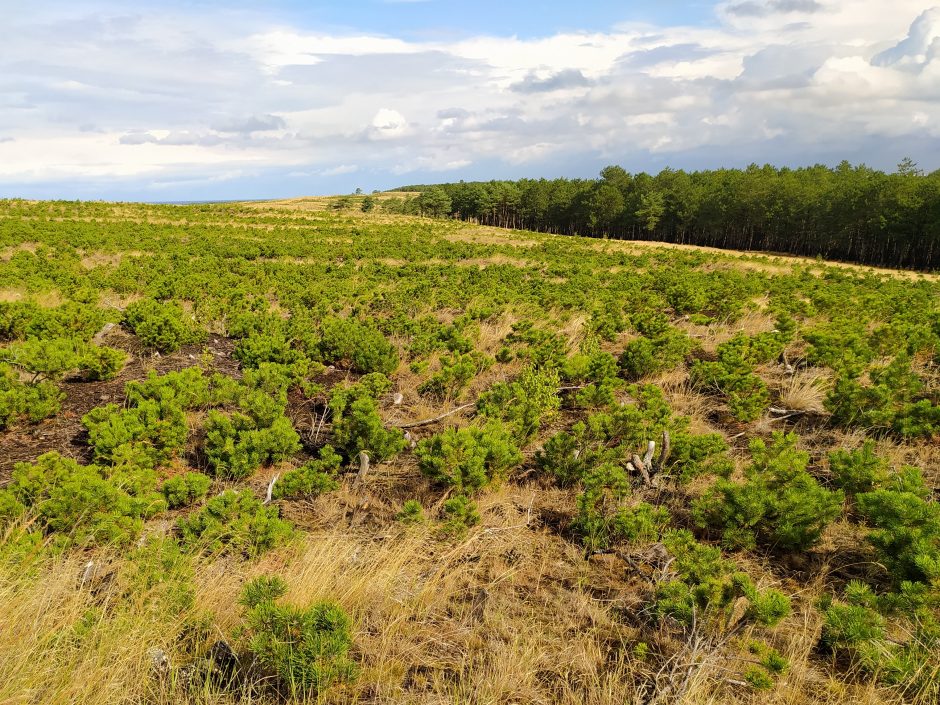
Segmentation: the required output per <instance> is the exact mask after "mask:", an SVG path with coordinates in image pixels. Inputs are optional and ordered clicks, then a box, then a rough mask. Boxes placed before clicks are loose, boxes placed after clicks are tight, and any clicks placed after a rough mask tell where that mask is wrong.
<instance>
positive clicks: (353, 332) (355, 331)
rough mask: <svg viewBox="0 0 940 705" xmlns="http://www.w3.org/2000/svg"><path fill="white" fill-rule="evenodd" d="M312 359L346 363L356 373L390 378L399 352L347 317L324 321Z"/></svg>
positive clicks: (369, 327)
mask: <svg viewBox="0 0 940 705" xmlns="http://www.w3.org/2000/svg"><path fill="white" fill-rule="evenodd" d="M312 352H313V356H314V359H317V360H318V361H320V362H324V363H326V364H345V365H348V366H349V367H350V368H351V369H353V370H356V371H358V372H363V373H369V372H381V373H383V374H386V375H389V374H391V373H392V372H394V371H395V369H396V368H397V367H398V362H399V358H398V350H397V349H396V348H395V346H394V345H392V344H391V343H390V342H389V341H388V340H386V338H385V336H384V335H382V333H381V332H379V331H378V330H377V329H375V328H373V327H371V326H369V325H366V324H364V323H360V322H359V321H356V320H353V319H349V318H330V319H327V320H325V321H324V322H323V324H322V327H321V330H320V340H319V341H318V342H317V345H316V349H315V350H314V351H312Z"/></svg>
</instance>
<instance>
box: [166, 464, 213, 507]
mask: <svg viewBox="0 0 940 705" xmlns="http://www.w3.org/2000/svg"><path fill="white" fill-rule="evenodd" d="M211 486H212V478H210V477H208V476H207V475H203V474H202V473H201V472H186V473H183V474H182V475H174V476H173V477H171V478H168V479H167V480H166V482H164V483H163V486H162V487H161V488H160V491H161V492H163V496H164V497H166V503H167V505H168V506H169V507H170V509H179V508H180V507H188V506H190V505H191V504H195V503H196V502H198V501H199V500H200V499H202V498H203V497H205V496H206V495H207V494H208V493H209V488H210V487H211Z"/></svg>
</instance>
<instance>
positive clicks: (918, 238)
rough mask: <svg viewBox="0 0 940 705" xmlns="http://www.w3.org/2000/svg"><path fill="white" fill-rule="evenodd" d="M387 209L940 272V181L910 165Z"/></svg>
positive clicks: (597, 187)
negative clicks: (881, 169)
mask: <svg viewBox="0 0 940 705" xmlns="http://www.w3.org/2000/svg"><path fill="white" fill-rule="evenodd" d="M396 190H397V191H409V192H419V193H418V195H417V196H415V197H413V198H409V199H405V200H404V201H399V202H397V203H394V202H390V203H388V204H387V207H389V208H394V209H398V210H401V211H403V212H414V213H421V214H423V215H430V216H436V217H446V216H450V217H453V218H458V219H461V220H466V221H472V222H477V223H480V224H483V225H492V226H497V227H503V228H519V229H526V230H535V231H539V232H547V233H556V234H560V235H586V236H594V237H607V238H617V239H629V240H656V241H661V242H670V243H680V244H688V245H704V246H710V247H719V248H725V249H736V250H761V251H768V252H786V253H791V254H796V255H804V256H811V257H815V256H820V257H823V258H826V259H836V260H845V261H850V262H859V263H863V264H873V265H885V266H895V267H906V268H915V269H936V268H940V171H935V172H932V173H930V174H924V173H923V172H922V171H921V170H920V169H918V168H917V165H916V164H915V163H914V162H913V161H911V160H910V159H905V160H904V161H902V162H901V164H899V165H898V169H897V171H895V172H894V173H886V172H884V171H879V170H876V169H872V168H870V167H867V166H864V165H859V166H852V165H851V164H849V163H848V162H842V163H841V164H839V165H838V166H837V167H835V168H830V167H827V166H823V165H816V166H812V167H805V168H798V169H790V168H776V167H773V166H770V165H765V166H757V165H751V166H749V167H747V168H746V169H716V170H712V171H692V172H688V171H683V170H677V169H664V170H663V171H661V172H659V174H656V175H651V174H646V173H638V174H631V173H629V172H627V171H626V170H624V169H623V168H622V167H619V166H609V167H607V168H605V169H603V170H602V171H601V173H600V177H599V178H597V179H520V180H518V181H488V182H464V181H461V182H459V183H450V184H438V185H411V186H403V187H401V188H399V189H396Z"/></svg>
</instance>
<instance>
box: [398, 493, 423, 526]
mask: <svg viewBox="0 0 940 705" xmlns="http://www.w3.org/2000/svg"><path fill="white" fill-rule="evenodd" d="M395 519H396V520H397V521H400V522H401V523H402V524H423V523H424V521H425V517H424V507H422V506H421V502H419V501H418V500H416V499H409V500H407V501H406V502H405V503H404V504H403V505H402V506H401V511H400V512H398V514H396V515H395Z"/></svg>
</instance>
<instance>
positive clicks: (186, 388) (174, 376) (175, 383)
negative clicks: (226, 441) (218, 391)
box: [124, 367, 234, 409]
mask: <svg viewBox="0 0 940 705" xmlns="http://www.w3.org/2000/svg"><path fill="white" fill-rule="evenodd" d="M233 381H234V380H233ZM219 384H220V382H218V381H216V382H215V384H213V383H212V382H211V381H210V380H209V378H207V377H206V376H205V374H204V373H203V371H202V370H201V369H200V368H198V367H187V368H186V369H184V370H180V371H179V372H167V373H166V374H163V375H158V374H157V373H156V372H154V371H152V370H151V371H150V373H149V374H148V375H147V378H146V379H144V380H138V381H134V382H128V383H127V384H126V385H124V391H125V393H126V394H127V401H128V403H130V404H134V405H136V404H140V403H141V402H143V401H158V402H160V401H171V402H174V403H175V404H176V405H177V406H179V407H180V408H182V409H197V408H200V407H204V406H209V405H210V404H212V403H213V401H215V400H214V399H213V396H212V393H211V392H210V388H211V387H212V386H218V385H219Z"/></svg>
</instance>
